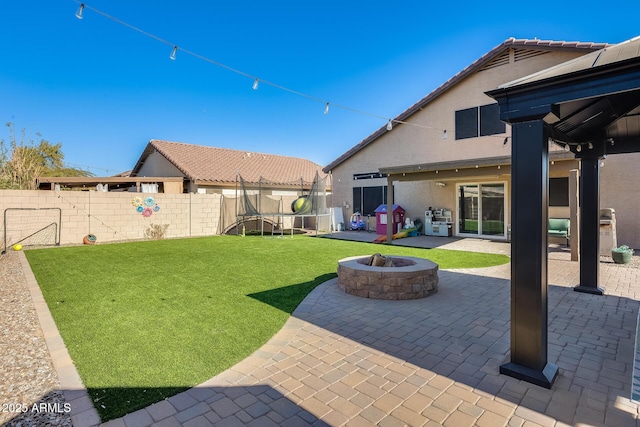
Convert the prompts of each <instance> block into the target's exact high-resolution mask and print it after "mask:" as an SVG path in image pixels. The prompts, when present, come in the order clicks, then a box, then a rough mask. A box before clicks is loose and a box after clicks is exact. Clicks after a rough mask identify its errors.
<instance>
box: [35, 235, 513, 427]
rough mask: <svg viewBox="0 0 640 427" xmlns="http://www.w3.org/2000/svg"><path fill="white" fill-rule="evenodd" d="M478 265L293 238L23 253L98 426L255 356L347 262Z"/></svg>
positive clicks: (478, 260)
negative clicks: (391, 258) (377, 258)
mask: <svg viewBox="0 0 640 427" xmlns="http://www.w3.org/2000/svg"><path fill="white" fill-rule="evenodd" d="M375 252H380V253H382V254H390V253H391V254H394V255H406V256H416V257H422V258H429V259H431V260H433V261H434V262H436V263H438V264H439V265H440V268H445V269H446V268H462V267H469V268H472V267H484V266H490V265H498V264H503V263H506V262H508V258H507V257H506V256H503V255H491V254H480V253H470V252H462V251H448V250H441V249H418V248H406V247H400V246H387V245H373V244H369V243H359V242H349V241H340V240H333V239H322V238H313V237H307V236H295V237H293V238H284V239H274V238H260V237H244V238H243V237H238V236H216V237H207V238H194V239H181V240H160V241H145V242H133V243H121V244H110V245H96V246H77V247H64V248H53V249H39V250H30V251H26V252H25V254H26V256H27V259H28V260H29V263H30V264H31V268H32V270H33V272H34V274H35V277H36V279H37V280H38V283H39V285H40V288H41V289H42V292H43V294H44V297H45V300H46V301H47V304H48V305H49V308H50V310H51V313H52V315H53V318H54V319H55V322H56V325H57V326H58V329H59V330H60V333H61V335H62V337H63V339H64V341H65V344H66V346H67V348H68V349H69V352H70V354H71V358H72V359H73V361H74V363H75V364H76V367H77V369H78V371H79V373H80V376H81V377H82V380H83V382H84V384H85V386H86V387H87V389H88V390H89V393H90V395H91V398H92V399H93V401H94V405H95V406H96V409H97V410H98V412H99V414H100V416H101V418H102V420H103V421H106V420H109V419H113V418H117V417H120V416H123V415H124V414H126V413H129V412H132V411H134V410H136V409H139V408H142V407H145V406H147V405H149V404H151V403H153V402H157V401H160V400H162V399H164V398H165V397H167V396H171V395H174V394H176V393H179V392H180V391H183V390H185V389H188V388H190V387H192V386H194V385H197V384H199V383H201V382H204V381H206V380H207V379H209V378H211V377H213V376H214V375H216V374H218V373H220V372H222V371H224V370H225V369H227V368H229V367H231V366H232V365H234V364H235V363H237V362H239V361H240V360H242V359H244V358H245V357H247V356H248V355H250V354H251V353H252V352H254V351H255V350H257V349H258V348H259V347H260V346H261V345H262V344H264V343H265V342H266V341H267V340H269V338H271V337H272V336H273V335H274V334H275V333H276V332H277V331H278V330H279V329H280V328H281V327H282V326H283V324H284V323H285V321H286V320H287V318H288V317H289V315H290V313H291V312H292V311H293V310H294V309H295V307H296V306H297V305H298V304H299V303H300V301H302V299H303V298H304V297H305V296H306V295H307V294H308V293H309V292H310V291H311V290H312V289H313V288H314V287H316V286H317V285H319V284H320V283H322V282H324V281H326V280H328V279H330V278H332V277H335V272H336V268H337V261H338V260H339V259H341V258H344V257H347V256H355V255H369V254H372V253H375Z"/></svg>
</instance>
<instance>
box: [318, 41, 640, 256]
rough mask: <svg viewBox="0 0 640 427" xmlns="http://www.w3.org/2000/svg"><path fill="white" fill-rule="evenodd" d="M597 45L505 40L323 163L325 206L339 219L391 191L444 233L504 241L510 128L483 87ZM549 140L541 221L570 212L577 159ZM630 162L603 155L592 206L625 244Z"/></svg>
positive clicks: (631, 227)
mask: <svg viewBox="0 0 640 427" xmlns="http://www.w3.org/2000/svg"><path fill="white" fill-rule="evenodd" d="M607 46H609V45H607V44H605V43H581V42H559V41H543V40H537V39H535V40H528V39H514V38H510V39H507V40H505V41H504V42H503V43H501V44H499V45H498V46H496V47H495V48H493V49H492V50H491V51H489V52H488V53H486V54H485V55H483V56H482V57H481V58H479V59H478V60H476V61H475V62H474V63H472V64H471V65H469V66H468V67H467V68H465V69H464V70H462V71H460V72H459V73H458V74H456V75H455V76H453V77H452V78H451V79H449V80H448V81H447V82H445V83H444V84H442V85H441V86H440V87H438V88H437V89H435V90H434V91H433V92H431V93H429V94H428V95H426V96H425V97H423V98H422V99H420V100H419V101H418V102H416V103H415V104H414V105H412V106H410V107H409V108H407V109H406V110H405V111H403V112H402V113H401V114H399V115H398V116H397V117H395V118H394V119H393V120H392V123H393V127H392V129H391V130H388V129H387V126H382V127H381V128H380V129H378V130H376V131H375V132H374V133H372V134H371V135H369V136H368V137H366V138H365V139H363V140H362V141H361V142H359V143H358V144H356V145H355V146H353V147H352V148H350V149H349V150H348V151H346V152H345V153H344V154H343V155H341V156H340V157H338V158H337V159H335V160H334V161H332V162H331V163H330V164H328V165H327V166H325V168H324V171H325V172H327V173H330V174H331V175H332V197H333V198H332V202H333V205H334V206H342V207H343V211H344V214H345V223H346V220H347V219H348V218H349V216H350V215H351V214H352V213H354V212H357V211H359V212H360V213H362V214H365V215H366V214H371V213H372V212H373V210H374V209H375V208H376V207H377V206H379V205H380V204H382V203H387V201H388V195H389V191H391V195H392V200H393V203H396V204H399V205H401V206H402V207H403V208H404V209H405V211H406V217H408V218H419V219H421V221H423V222H424V221H425V211H426V210H429V208H433V209H432V210H434V211H435V210H436V209H438V214H443V213H445V214H447V215H450V217H449V218H450V223H451V226H450V233H451V234H452V235H455V236H467V237H480V238H489V239H503V240H507V239H508V238H509V224H510V209H509V208H510V200H509V197H510V185H511V129H510V126H509V125H506V124H505V123H503V122H501V121H500V120H499V109H498V104H497V103H496V102H495V101H494V100H493V99H492V98H490V97H489V96H488V95H486V93H485V92H487V91H491V90H493V89H495V88H497V87H498V86H500V85H501V84H504V83H507V82H511V81H515V80H517V79H519V78H522V77H524V76H528V75H531V74H533V73H536V72H538V71H541V70H545V69H548V68H550V67H553V66H555V65H558V64H561V63H564V62H566V61H569V60H572V59H575V58H577V57H580V56H583V55H585V54H588V53H591V52H594V51H597V50H600V49H603V48H606V47H607ZM549 144H550V147H549V150H550V156H549V161H550V165H549V177H550V179H549V184H550V187H549V217H550V218H570V217H571V215H572V214H571V212H570V207H569V201H570V199H571V198H572V197H573V198H576V199H577V196H576V194H575V192H574V191H573V190H570V189H575V188H577V186H576V185H575V182H572V181H577V180H578V179H579V177H578V176H577V174H576V173H577V171H578V170H579V163H578V162H579V160H578V159H576V158H575V156H574V154H573V153H571V152H568V151H565V150H563V147H561V146H559V145H556V144H554V143H553V142H551V141H550V142H549ZM586 149H588V148H586ZM638 162H640V154H627V155H625V156H621V155H610V156H608V157H606V159H603V160H602V162H601V181H600V182H601V184H600V186H601V193H600V194H601V196H600V206H601V208H613V209H614V210H615V215H616V228H617V236H618V243H619V244H627V245H629V246H631V247H635V248H640V227H638V224H639V218H640V215H639V213H638V212H640V200H639V199H638V198H636V197H629V195H630V191H631V189H632V184H631V183H632V182H638V181H639V180H640V168H638V167H637V164H638ZM389 188H391V190H389ZM571 192H573V193H572V194H570V193H571ZM440 210H442V211H440ZM442 219H445V218H442ZM374 226H375V225H374ZM559 243H562V241H561V240H560V241H559Z"/></svg>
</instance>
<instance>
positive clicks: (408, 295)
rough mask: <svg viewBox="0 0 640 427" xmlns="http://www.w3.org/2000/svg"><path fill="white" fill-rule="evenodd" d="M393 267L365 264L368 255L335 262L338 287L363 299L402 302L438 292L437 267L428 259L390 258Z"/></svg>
mask: <svg viewBox="0 0 640 427" xmlns="http://www.w3.org/2000/svg"><path fill="white" fill-rule="evenodd" d="M391 258H392V259H393V262H394V264H395V265H396V267H372V266H368V265H367V261H368V260H369V256H359V257H350V258H344V259H341V260H340V261H338V287H339V288H340V289H342V290H343V291H345V292H346V293H348V294H352V295H357V296H360V297H364V298H374V299H388V300H406V299H417V298H425V297H428V296H430V295H433V294H435V293H436V292H438V264H436V263H435V262H433V261H429V260H428V259H423V258H415V257H395V256H391Z"/></svg>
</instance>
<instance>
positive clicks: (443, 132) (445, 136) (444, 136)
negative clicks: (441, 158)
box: [442, 129, 447, 139]
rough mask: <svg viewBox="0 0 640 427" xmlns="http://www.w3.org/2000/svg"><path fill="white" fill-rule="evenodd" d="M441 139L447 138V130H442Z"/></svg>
mask: <svg viewBox="0 0 640 427" xmlns="http://www.w3.org/2000/svg"><path fill="white" fill-rule="evenodd" d="M442 139H447V130H446V129H445V130H443V131H442Z"/></svg>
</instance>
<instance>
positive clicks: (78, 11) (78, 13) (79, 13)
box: [76, 3, 84, 19]
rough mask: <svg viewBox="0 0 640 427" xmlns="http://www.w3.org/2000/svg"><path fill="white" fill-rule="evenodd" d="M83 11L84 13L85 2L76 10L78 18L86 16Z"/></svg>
mask: <svg viewBox="0 0 640 427" xmlns="http://www.w3.org/2000/svg"><path fill="white" fill-rule="evenodd" d="M83 13H84V3H80V7H79V8H78V10H76V18H78V19H82V18H84V16H82V14H83Z"/></svg>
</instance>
